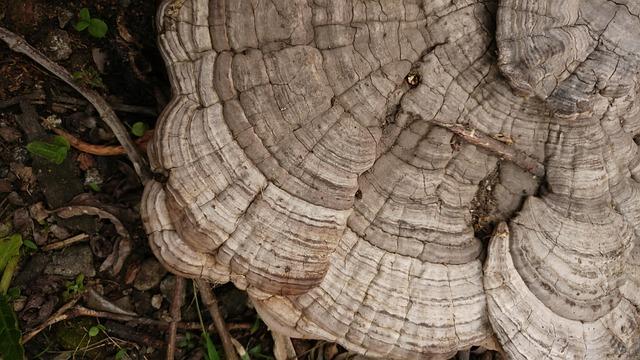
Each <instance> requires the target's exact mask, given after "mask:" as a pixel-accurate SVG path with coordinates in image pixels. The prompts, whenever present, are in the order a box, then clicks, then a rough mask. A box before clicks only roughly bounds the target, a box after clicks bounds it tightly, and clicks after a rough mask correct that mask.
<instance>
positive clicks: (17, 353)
mask: <svg viewBox="0 0 640 360" xmlns="http://www.w3.org/2000/svg"><path fill="white" fill-rule="evenodd" d="M20 336H21V335H20V328H19V327H18V319H17V318H16V314H15V313H14V312H13V308H12V307H11V304H9V302H8V301H7V298H6V297H5V296H0V358H3V359H4V360H23V359H24V348H23V347H22V344H20Z"/></svg>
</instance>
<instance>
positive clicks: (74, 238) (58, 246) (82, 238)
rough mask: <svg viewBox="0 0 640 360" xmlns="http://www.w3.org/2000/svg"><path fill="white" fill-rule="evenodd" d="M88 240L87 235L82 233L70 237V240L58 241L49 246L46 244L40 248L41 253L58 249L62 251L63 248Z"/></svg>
mask: <svg viewBox="0 0 640 360" xmlns="http://www.w3.org/2000/svg"><path fill="white" fill-rule="evenodd" d="M86 240H89V235H87V234H85V233H82V234H78V235H75V236H72V237H70V238H67V239H64V240H60V241H56V242H54V243H51V244H47V245H45V246H43V247H42V248H40V249H41V250H42V251H52V250H58V249H62V248H65V247H67V246H69V245H73V244H76V243H79V242H82V241H86Z"/></svg>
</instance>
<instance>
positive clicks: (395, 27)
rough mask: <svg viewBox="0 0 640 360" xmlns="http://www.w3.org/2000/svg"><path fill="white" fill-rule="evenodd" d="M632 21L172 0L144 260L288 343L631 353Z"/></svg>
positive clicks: (335, 2)
mask: <svg viewBox="0 0 640 360" xmlns="http://www.w3.org/2000/svg"><path fill="white" fill-rule="evenodd" d="M639 14H640V2H638V1H636V0H617V1H615V2H614V1H612V0H538V1H524V0H499V1H495V0H493V1H491V0H490V1H478V0H459V1H458V0H455V1H454V0H377V1H374V0H314V1H308V0H268V1H267V0H165V1H164V3H163V4H162V5H161V7H160V9H159V14H158V27H159V42H160V46H161V51H162V54H163V57H164V60H165V62H166V64H167V68H168V72H169V76H170V80H171V85H172V91H173V94H174V96H173V99H172V100H171V102H170V104H169V106H168V107H167V109H165V111H164V113H163V114H162V116H161V118H160V120H159V123H158V126H157V132H156V136H155V138H154V140H153V142H152V143H150V145H149V154H150V159H151V162H152V165H153V167H154V168H155V171H156V172H159V173H164V174H165V175H166V182H164V183H160V182H156V181H152V182H150V183H149V184H147V186H146V189H145V193H144V198H143V203H142V213H143V219H144V221H145V226H146V229H147V232H148V234H149V238H150V243H151V246H152V248H153V250H154V252H155V254H156V256H157V257H158V258H159V259H160V260H161V261H163V263H164V264H165V265H166V266H167V267H168V268H169V269H171V270H172V271H174V272H175V273H178V274H181V275H183V276H187V277H191V278H204V279H207V280H209V281H212V282H218V283H223V282H228V281H232V282H233V283H234V284H235V285H236V286H238V287H239V288H242V289H246V290H247V291H248V293H249V295H250V296H251V297H252V299H253V301H254V303H255V305H256V308H257V309H258V311H259V313H260V315H261V316H262V318H263V319H264V320H265V321H266V322H267V323H268V324H269V326H271V327H272V328H274V329H277V330H278V331H280V332H282V333H285V334H287V335H289V336H292V337H305V338H322V339H327V340H332V341H336V342H339V343H340V344H342V345H344V346H345V347H346V348H348V349H350V350H353V351H356V352H360V353H362V354H365V355H369V356H372V357H382V358H398V359H422V358H434V359H439V358H447V357H449V356H451V355H453V354H455V352H456V351H458V350H462V349H468V348H470V347H472V346H474V345H481V344H483V343H485V342H487V341H489V340H490V339H491V338H492V337H493V336H494V334H495V337H496V338H497V340H498V342H499V343H500V344H501V346H502V348H503V350H504V352H505V354H506V355H507V357H508V358H513V359H546V358H550V359H609V358H616V359H618V358H622V359H637V358H638V356H640V355H639V351H640V350H639V347H640V312H639V309H640V308H639V306H640V250H639V249H638V248H637V247H635V245H636V243H637V242H638V239H640V183H639V181H640V153H639V152H638V146H637V145H636V143H635V142H634V138H635V137H636V136H637V135H639V134H640V101H639V100H638V98H637V93H638V90H639V89H640V85H638V73H639V71H640V66H639V61H640V58H639V56H640V20H639ZM483 217H485V218H486V217H489V218H491V221H492V222H493V223H496V224H498V225H497V227H496V230H495V232H494V235H493V237H492V238H491V241H490V243H487V242H486V241H484V240H487V239H486V236H485V237H483V236H481V233H480V232H478V231H475V230H478V227H479V226H478V224H479V221H480V219H481V218H483ZM474 231H475V232H474ZM483 263H484V265H483ZM483 266H484V268H483Z"/></svg>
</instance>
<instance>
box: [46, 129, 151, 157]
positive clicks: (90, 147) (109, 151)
mask: <svg viewBox="0 0 640 360" xmlns="http://www.w3.org/2000/svg"><path fill="white" fill-rule="evenodd" d="M52 131H53V132H54V133H56V134H58V135H60V136H62V137H63V138H65V139H67V141H68V142H69V144H70V145H71V146H73V147H74V148H76V149H78V150H79V151H82V152H85V153H87V154H91V155H98V156H118V155H126V154H127V152H126V151H125V148H124V146H122V145H95V144H89V143H88V142H84V141H82V140H80V139H78V138H77V137H75V136H73V135H72V134H70V133H68V132H66V131H64V130H62V129H59V128H54V129H52ZM152 137H153V131H147V132H146V133H145V134H144V136H142V137H141V138H139V139H138V140H136V144H137V145H138V147H139V148H140V150H141V151H145V150H146V147H147V146H146V145H147V142H149V140H151V138H152Z"/></svg>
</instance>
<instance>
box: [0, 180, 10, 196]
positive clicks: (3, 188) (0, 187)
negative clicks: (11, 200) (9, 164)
mask: <svg viewBox="0 0 640 360" xmlns="http://www.w3.org/2000/svg"><path fill="white" fill-rule="evenodd" d="M12 191H13V185H11V181H9V180H7V179H0V193H10V192H12Z"/></svg>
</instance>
